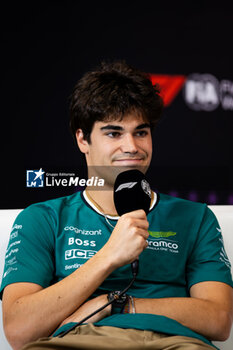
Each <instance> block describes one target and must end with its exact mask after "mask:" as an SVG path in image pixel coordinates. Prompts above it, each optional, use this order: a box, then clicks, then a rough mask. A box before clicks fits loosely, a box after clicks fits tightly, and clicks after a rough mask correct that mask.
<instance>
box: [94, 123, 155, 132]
mask: <svg viewBox="0 0 233 350" xmlns="http://www.w3.org/2000/svg"><path fill="white" fill-rule="evenodd" d="M145 128H150V124H148V123H144V124H140V125H138V126H137V127H136V128H135V130H141V129H145ZM100 130H118V131H122V130H124V128H123V127H122V126H119V125H111V124H108V125H105V126H102V128H100Z"/></svg>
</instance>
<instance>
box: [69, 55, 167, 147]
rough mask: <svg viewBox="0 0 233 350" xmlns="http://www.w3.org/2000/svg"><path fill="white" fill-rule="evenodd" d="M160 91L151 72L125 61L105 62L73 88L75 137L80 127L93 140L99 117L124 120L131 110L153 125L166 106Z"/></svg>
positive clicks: (86, 136) (88, 73) (72, 123)
mask: <svg viewBox="0 0 233 350" xmlns="http://www.w3.org/2000/svg"><path fill="white" fill-rule="evenodd" d="M159 92H160V89H159V86H158V85H157V84H156V85H154V86H153V85H152V83H151V80H150V78H149V75H147V74H146V73H143V72H141V71H139V70H137V69H135V68H133V67H131V66H129V65H127V64H126V63H125V62H124V61H117V62H113V63H106V62H102V63H101V66H100V67H99V68H97V69H96V70H94V71H90V72H87V73H86V74H85V75H84V76H83V77H82V78H81V79H80V80H79V81H78V83H77V85H76V86H75V88H74V91H73V93H72V95H71V103H70V116H71V119H70V128H71V132H72V134H73V136H74V138H75V134H76V131H77V129H79V128H80V129H82V131H83V134H84V138H85V139H86V140H87V141H88V142H89V143H90V142H91V140H90V135H91V131H92V128H93V125H94V123H95V122H96V121H112V120H118V119H120V120H121V119H122V118H123V117H124V116H125V115H126V114H129V113H135V114H137V115H141V116H142V117H143V118H144V119H145V121H147V122H149V124H150V126H151V128H153V127H154V126H155V125H156V123H157V122H158V120H159V118H160V115H161V113H162V109H163V100H162V98H161V97H160V95H159Z"/></svg>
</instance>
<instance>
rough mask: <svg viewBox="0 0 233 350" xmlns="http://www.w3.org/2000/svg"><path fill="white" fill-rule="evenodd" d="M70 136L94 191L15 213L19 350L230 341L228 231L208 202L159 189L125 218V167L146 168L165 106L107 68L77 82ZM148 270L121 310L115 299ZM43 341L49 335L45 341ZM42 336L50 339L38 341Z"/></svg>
mask: <svg viewBox="0 0 233 350" xmlns="http://www.w3.org/2000/svg"><path fill="white" fill-rule="evenodd" d="M70 110H71V129H72V132H73V134H74V136H75V138H76V141H77V144H78V147H79V149H80V150H81V152H82V153H83V154H84V155H85V158H86V162H87V167H88V177H92V176H94V177H98V178H103V179H104V187H103V188H102V190H101V191H100V190H99V189H96V188H93V187H87V188H86V189H85V191H83V192H80V193H75V194H74V195H72V196H67V197H63V198H59V199H55V200H49V201H46V202H43V203H37V204H34V205H31V206H29V207H28V208H26V209H25V210H24V211H23V212H21V213H20V214H19V216H18V217H17V219H16V221H15V223H14V225H13V228H12V232H11V237H10V241H9V245H8V249H7V252H6V260H5V269H4V274H3V279H2V285H1V293H2V300H3V317H4V328H5V333H6V336H7V338H8V340H9V342H10V344H11V345H12V347H13V348H14V349H16V350H17V349H21V348H22V347H23V349H25V350H26V349H58V348H61V349H134V350H135V349H144V348H145V349H192V350H194V349H213V348H214V346H213V345H212V343H211V340H225V339H227V337H228V336H229V333H230V329H231V322H232V321H231V319H232V306H233V302H232V285H233V284H232V277H231V272H230V263H229V260H228V258H227V256H226V253H225V250H224V246H223V241H222V235H221V229H220V227H219V225H218V222H217V220H216V218H215V216H214V214H213V213H212V212H211V211H210V209H208V208H207V206H206V205H205V204H200V203H193V202H190V201H186V200H182V199H178V198H173V197H170V196H167V195H164V194H161V193H160V194H159V193H155V192H152V193H151V203H150V210H149V213H148V215H147V216H146V213H145V212H144V211H143V210H135V211H131V212H129V213H126V214H124V215H122V216H121V217H119V216H118V215H117V212H116V208H115V205H114V200H113V185H114V182H115V179H116V174H117V173H118V171H119V169H123V170H128V169H140V170H142V171H143V172H144V173H145V172H146V171H147V169H148V167H149V165H150V162H151V157H152V136H151V130H152V129H153V127H154V126H155V125H156V123H157V121H158V119H159V117H160V114H161V111H162V100H161V98H160V96H159V91H158V88H157V87H156V86H152V84H151V82H150V80H149V78H148V77H147V76H146V75H145V74H143V73H141V72H140V71H138V70H136V69H134V68H132V67H130V66H128V65H126V64H125V63H124V62H116V63H112V64H103V65H102V66H101V67H100V68H99V69H98V70H96V71H93V72H88V73H86V74H85V75H84V77H83V78H82V79H81V80H80V81H79V82H78V84H77V85H76V86H75V89H74V92H73V95H72V100H71V107H70ZM138 257H139V259H140V269H139V273H138V275H137V278H136V280H135V282H134V283H133V285H132V286H131V287H130V289H129V290H128V292H127V294H128V296H127V298H126V299H125V303H123V306H122V307H121V308H119V309H118V308H114V309H113V310H112V308H111V305H109V306H107V307H106V308H104V309H103V310H102V311H100V312H98V313H97V314H95V315H94V316H92V317H90V318H88V319H87V321H86V322H85V324H83V325H81V326H78V327H76V328H74V330H72V331H71V332H69V333H68V334H66V335H65V336H64V337H60V336H59V335H61V333H62V332H63V331H64V330H67V329H69V327H70V326H71V325H75V324H77V323H79V322H80V321H81V320H82V319H84V318H85V317H87V316H88V315H90V314H91V313H93V312H94V311H95V310H97V309H98V308H100V307H102V306H103V305H105V304H106V303H107V300H108V294H109V293H110V292H111V291H115V290H123V289H124V288H125V287H126V286H127V284H128V283H129V280H130V279H131V277H132V276H131V267H130V264H131V263H132V262H133V261H134V260H135V259H137V258H138ZM40 338H42V339H40ZM38 339H40V340H38Z"/></svg>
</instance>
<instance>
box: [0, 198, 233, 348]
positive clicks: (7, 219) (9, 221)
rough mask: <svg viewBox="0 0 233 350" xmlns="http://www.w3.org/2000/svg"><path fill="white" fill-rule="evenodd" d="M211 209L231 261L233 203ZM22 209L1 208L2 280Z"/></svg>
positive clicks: (2, 344) (230, 344)
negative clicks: (12, 229)
mask: <svg viewBox="0 0 233 350" xmlns="http://www.w3.org/2000/svg"><path fill="white" fill-rule="evenodd" d="M210 209H211V210H212V211H213V212H214V213H215V215H216V217H217V219H218V221H219V224H220V226H221V228H222V233H223V239H224V243H225V248H226V252H227V254H228V257H229V259H230V261H231V262H233V239H232V238H233V205H228V206H221V205H220V206H210ZM21 210H22V209H9V210H8V209H3V210H0V280H1V278H2V272H3V267H4V257H5V251H6V248H7V244H8V240H9V236H10V231H11V227H12V225H13V222H14V220H15V218H16V216H17V215H18V214H19V212H20V211H21ZM1 307H2V305H1V303H0V349H1V350H10V349H11V347H10V345H9V344H8V342H7V340H6V338H5V335H4V332H3V327H2V316H1V314H2V308H1ZM214 344H215V345H216V346H218V347H219V348H220V349H221V350H232V349H233V332H232V334H231V336H230V338H229V339H228V340H227V341H226V342H214Z"/></svg>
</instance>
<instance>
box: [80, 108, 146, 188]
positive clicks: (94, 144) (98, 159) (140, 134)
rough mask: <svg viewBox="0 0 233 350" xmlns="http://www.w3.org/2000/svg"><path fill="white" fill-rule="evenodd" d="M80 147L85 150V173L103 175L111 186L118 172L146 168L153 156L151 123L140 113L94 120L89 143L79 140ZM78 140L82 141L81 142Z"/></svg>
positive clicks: (100, 176) (143, 170) (144, 169)
mask: <svg viewBox="0 0 233 350" xmlns="http://www.w3.org/2000/svg"><path fill="white" fill-rule="evenodd" d="M80 135H82V132H81V134H80V131H77V141H78V144H79V147H80V150H81V151H82V152H83V153H85V156H86V161H87V166H88V175H89V177H90V176H98V177H99V178H104V179H105V183H106V182H107V183H108V184H110V185H111V186H112V185H113V184H114V181H115V178H116V176H117V174H118V173H119V172H122V171H124V170H129V169H138V170H141V171H142V172H143V173H145V172H146V170H147V169H148V167H149V165H150V162H151V157H152V138H151V130H150V126H149V124H148V123H147V122H145V120H144V119H143V118H142V117H141V116H135V115H133V114H129V115H127V116H125V117H124V118H123V119H122V120H114V121H110V122H95V124H94V126H93V129H92V132H91V137H90V140H91V141H90V143H88V142H87V141H86V140H83V139H82V140H81V138H82V137H81V138H80ZM80 140H81V142H80Z"/></svg>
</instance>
